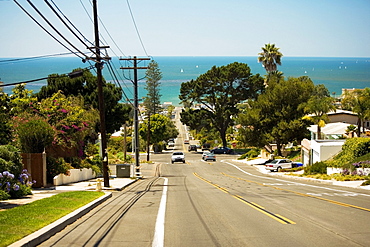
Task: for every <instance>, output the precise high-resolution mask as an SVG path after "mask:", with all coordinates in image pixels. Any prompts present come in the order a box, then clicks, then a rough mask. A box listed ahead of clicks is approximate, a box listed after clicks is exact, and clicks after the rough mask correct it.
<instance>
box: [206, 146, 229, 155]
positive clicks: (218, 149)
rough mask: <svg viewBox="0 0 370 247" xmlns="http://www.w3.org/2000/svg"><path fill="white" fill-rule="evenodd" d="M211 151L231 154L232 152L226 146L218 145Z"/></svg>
mask: <svg viewBox="0 0 370 247" xmlns="http://www.w3.org/2000/svg"><path fill="white" fill-rule="evenodd" d="M211 153H214V154H232V153H234V150H232V149H231V148H228V147H218V148H214V149H212V150H211Z"/></svg>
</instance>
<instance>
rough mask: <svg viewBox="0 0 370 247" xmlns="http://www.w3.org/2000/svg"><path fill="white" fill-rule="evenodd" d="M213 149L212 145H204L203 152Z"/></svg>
mask: <svg viewBox="0 0 370 247" xmlns="http://www.w3.org/2000/svg"><path fill="white" fill-rule="evenodd" d="M210 149H211V144H209V143H204V144H203V145H202V151H204V150H210Z"/></svg>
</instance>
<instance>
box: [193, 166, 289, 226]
mask: <svg viewBox="0 0 370 247" xmlns="http://www.w3.org/2000/svg"><path fill="white" fill-rule="evenodd" d="M193 174H194V176H196V177H197V178H199V179H200V180H203V181H204V182H206V183H208V184H210V185H212V186H214V187H216V188H217V189H219V190H221V191H223V192H225V193H226V194H229V195H231V196H232V197H234V198H235V199H237V200H239V201H241V202H242V203H244V204H246V205H248V206H250V207H251V208H254V209H255V210H257V211H259V212H261V213H263V214H265V215H267V216H269V217H271V218H272V219H274V220H276V221H278V222H280V223H281V224H295V222H294V221H291V220H289V219H287V218H285V217H283V216H280V215H278V214H274V213H272V212H269V211H267V210H266V209H265V208H264V207H262V206H260V205H258V204H257V203H254V202H249V201H247V200H246V199H244V198H243V197H241V196H239V195H234V194H232V193H230V192H229V191H228V190H227V189H225V188H223V187H221V186H220V185H217V184H215V183H213V182H211V181H209V180H207V179H205V178H203V177H201V176H199V175H198V174H197V173H195V172H194V173H193Z"/></svg>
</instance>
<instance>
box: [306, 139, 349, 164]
mask: <svg viewBox="0 0 370 247" xmlns="http://www.w3.org/2000/svg"><path fill="white" fill-rule="evenodd" d="M345 141H346V140H344V139H343V140H335V141H334V140H311V149H312V164H314V163H316V162H319V161H324V160H327V159H330V158H331V157H333V156H334V155H336V154H337V153H339V152H340V151H341V150H342V146H343V144H344V142H345Z"/></svg>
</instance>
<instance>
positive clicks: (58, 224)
mask: <svg viewBox="0 0 370 247" xmlns="http://www.w3.org/2000/svg"><path fill="white" fill-rule="evenodd" d="M111 197H112V192H105V195H103V196H101V197H100V198H98V199H96V200H94V201H92V202H90V203H88V204H86V205H85V206H83V207H81V208H79V209H77V210H75V211H73V212H72V213H69V214H67V215H66V216H64V217H62V218H60V219H58V220H56V221H54V222H53V223H51V224H50V225H47V226H45V227H43V228H41V229H40V230H37V231H36V232H34V233H32V234H30V235H28V236H26V237H24V238H22V239H21V240H19V241H17V242H14V243H13V244H11V245H9V247H19V246H27V247H28V246H36V245H39V244H40V243H42V242H44V241H45V240H47V239H49V238H50V237H51V236H53V235H54V234H56V233H58V232H60V231H61V230H63V229H64V228H65V227H66V226H67V225H69V224H71V223H73V222H74V221H76V220H77V219H79V218H81V217H82V216H84V215H85V214H87V213H88V212H89V211H90V210H92V209H93V208H95V207H96V206H98V205H99V204H101V203H103V202H104V201H106V200H107V199H108V198H111Z"/></svg>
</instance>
